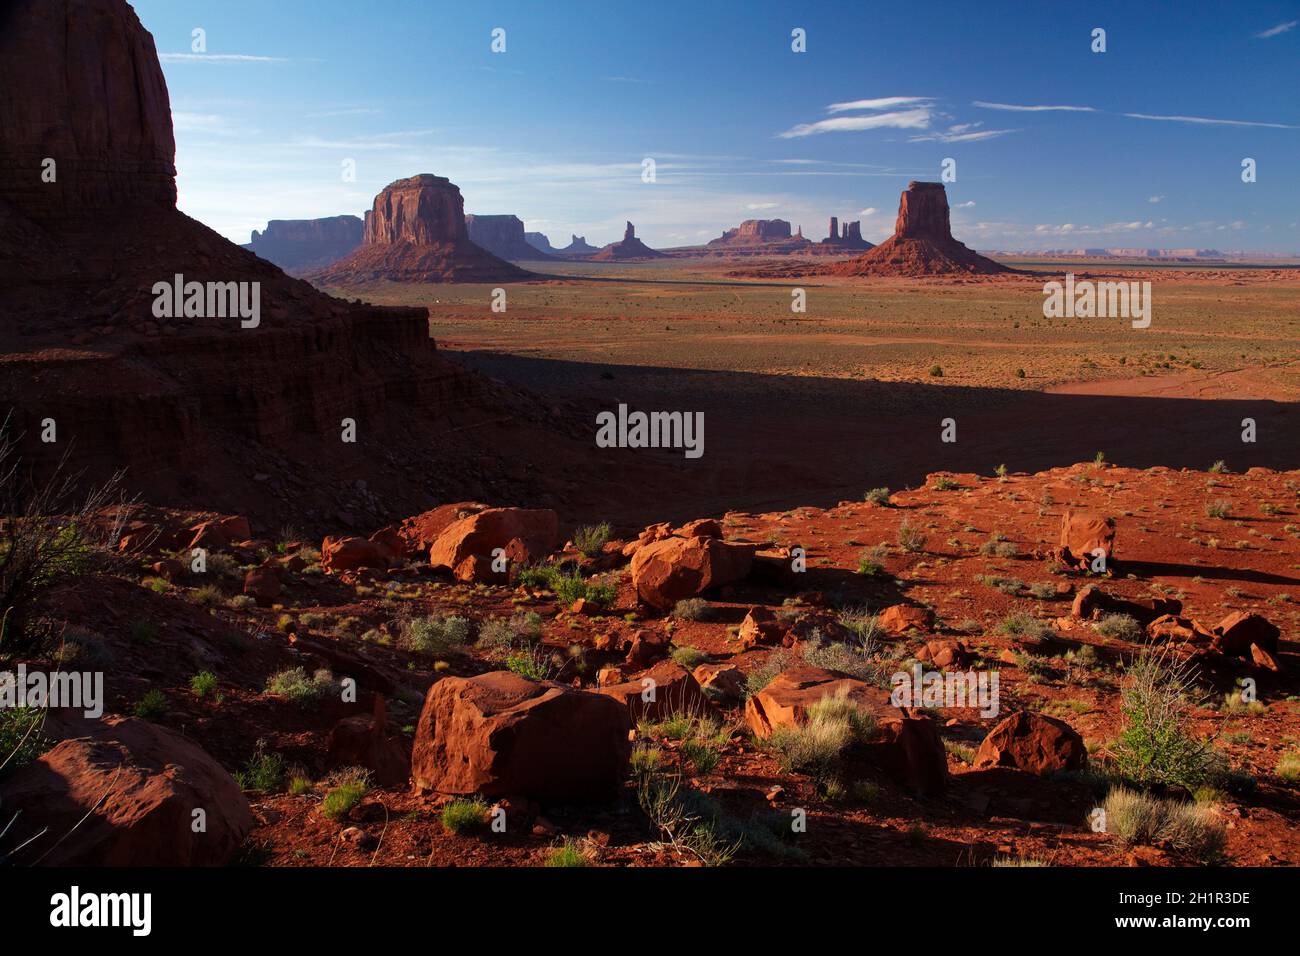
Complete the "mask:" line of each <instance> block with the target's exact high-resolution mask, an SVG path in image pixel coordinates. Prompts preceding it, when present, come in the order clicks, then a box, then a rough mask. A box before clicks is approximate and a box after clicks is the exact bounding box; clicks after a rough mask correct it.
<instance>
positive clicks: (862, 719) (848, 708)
mask: <svg viewBox="0 0 1300 956" xmlns="http://www.w3.org/2000/svg"><path fill="white" fill-rule="evenodd" d="M874 731H875V720H874V718H873V717H872V716H871V715H870V714H869V713H867V712H866V711H863V710H862V709H860V708H859V707H858V705H857V704H856V703H854V702H853V701H851V700H849V699H848V697H847V696H846V695H845V694H839V695H837V696H835V697H823V698H822V699H821V700H819V701H818V702H817V703H815V704H813V705H812V706H811V707H810V708H808V719H807V721H806V722H805V723H803V724H799V725H797V726H792V727H779V728H777V729H776V730H775V731H774V732H773V733H772V736H771V737H770V738H768V745H769V746H770V747H771V748H772V749H773V750H775V751H776V754H777V762H778V763H779V764H780V767H781V769H782V770H783V771H785V772H786V773H791V772H795V773H806V774H808V775H809V776H811V777H812V778H813V779H814V780H815V781H817V782H818V783H819V784H825V783H826V782H827V781H829V780H831V779H832V778H834V777H835V776H836V774H837V772H838V769H839V766H840V761H841V757H842V755H843V753H844V751H845V750H846V749H847V748H848V747H849V745H850V744H852V743H854V742H856V741H862V740H867V739H869V738H870V737H871V735H872V734H873V733H874Z"/></svg>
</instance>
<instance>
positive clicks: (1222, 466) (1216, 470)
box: [1209, 458, 1228, 475]
mask: <svg viewBox="0 0 1300 956" xmlns="http://www.w3.org/2000/svg"><path fill="white" fill-rule="evenodd" d="M1227 470H1228V465H1227V462H1225V461H1224V460H1223V459H1222V458H1220V459H1219V460H1218V461H1216V462H1215V463H1214V464H1213V465H1211V466H1210V467H1209V472H1210V474H1212V475H1222V474H1223V473H1224V472H1226V471H1227Z"/></svg>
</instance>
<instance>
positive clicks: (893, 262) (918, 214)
mask: <svg viewBox="0 0 1300 956" xmlns="http://www.w3.org/2000/svg"><path fill="white" fill-rule="evenodd" d="M831 222H832V223H834V220H833V219H832V220H831ZM823 271H824V272H826V273H829V274H832V275H847V276H865V275H880V276H891V275H892V276H928V275H958V274H968V275H994V274H996V273H1000V272H1010V271H1011V270H1010V269H1008V268H1007V267H1006V266H1004V265H1002V264H1001V263H998V262H994V261H993V260H992V259H987V258H985V257H984V256H981V255H980V254H979V253H977V252H974V251H973V250H971V249H968V248H966V246H964V245H962V244H961V243H960V242H958V241H957V240H956V239H954V238H953V237H952V227H951V225H950V223H949V219H948V194H947V193H946V192H945V191H944V187H943V183H921V182H911V183H908V184H907V189H906V190H905V191H904V192H903V195H902V197H901V198H900V200H899V203H898V220H897V222H895V224H894V234H893V235H892V236H890V237H889V238H888V239H886V240H885V241H884V242H882V243H881V244H880V245H878V246H876V247H875V248H874V249H872V250H870V251H869V252H866V253H864V254H862V255H860V256H858V257H856V258H854V259H848V260H846V261H843V262H837V263H834V264H833V265H829V266H827V267H826V268H825V269H824V270H823Z"/></svg>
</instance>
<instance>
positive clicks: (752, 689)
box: [745, 648, 794, 699]
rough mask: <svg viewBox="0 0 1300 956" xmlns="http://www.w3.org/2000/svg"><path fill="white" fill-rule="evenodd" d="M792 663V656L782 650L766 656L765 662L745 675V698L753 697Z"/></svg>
mask: <svg viewBox="0 0 1300 956" xmlns="http://www.w3.org/2000/svg"><path fill="white" fill-rule="evenodd" d="M792 663H794V655H792V654H791V653H790V652H789V651H787V650H785V649H784V648H782V649H781V650H778V651H773V652H772V653H771V654H769V655H768V657H767V660H765V661H764V662H763V663H762V664H760V665H758V666H757V667H755V668H754V669H753V670H752V671H750V672H749V673H748V674H746V675H745V697H746V699H748V698H750V697H753V696H754V695H755V694H757V693H758V692H759V691H760V690H762V689H763V688H764V687H766V686H767V685H768V684H770V683H772V681H773V680H774V679H775V678H776V675H777V674H779V673H781V671H783V670H785V669H786V668H787V667H789V666H790V665H791V664H792Z"/></svg>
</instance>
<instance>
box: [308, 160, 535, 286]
mask: <svg viewBox="0 0 1300 956" xmlns="http://www.w3.org/2000/svg"><path fill="white" fill-rule="evenodd" d="M521 226H522V224H521ZM520 239H521V241H522V231H521V235H520ZM530 275H531V273H529V272H525V271H524V270H523V269H520V268H519V267H518V266H515V265H511V264H510V263H509V262H506V261H505V260H504V259H500V258H498V257H496V256H494V255H493V254H492V253H490V252H488V251H487V250H486V249H483V248H481V247H480V246H478V245H476V244H475V243H474V242H473V240H471V239H470V236H469V228H468V226H467V225H466V223H465V200H464V199H463V198H462V196H461V194H460V188H459V187H457V186H456V184H455V183H453V182H451V181H450V180H449V179H446V178H445V177H442V176H434V175H432V174H431V173H421V174H420V175H418V176H411V177H408V178H407V179H399V180H396V181H395V182H391V183H389V184H388V185H387V186H385V187H384V189H383V190H382V191H381V192H380V193H379V195H377V196H376V197H375V202H374V205H373V206H372V207H371V208H370V210H369V211H367V212H366V221H365V233H364V236H363V238H362V241H361V246H360V248H358V249H357V250H356V251H355V252H353V253H352V254H351V255H350V256H348V257H347V258H345V259H341V260H339V261H338V262H335V263H333V264H332V265H330V266H328V267H326V268H325V269H322V270H320V271H319V272H316V273H313V275H312V278H313V279H315V280H316V281H318V282H321V283H323V284H325V285H345V286H346V285H356V284H363V283H367V282H374V281H376V280H388V281H390V282H511V281H517V280H519V279H526V278H528V277H529V276H530Z"/></svg>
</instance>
